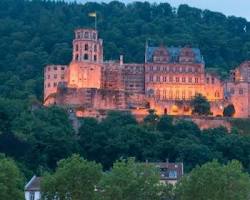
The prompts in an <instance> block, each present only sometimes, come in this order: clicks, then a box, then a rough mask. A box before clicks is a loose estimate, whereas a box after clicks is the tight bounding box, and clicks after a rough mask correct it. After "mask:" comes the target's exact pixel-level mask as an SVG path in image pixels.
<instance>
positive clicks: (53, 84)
mask: <svg viewBox="0 0 250 200" xmlns="http://www.w3.org/2000/svg"><path fill="white" fill-rule="evenodd" d="M67 71H68V66H66V65H48V66H46V67H45V69H44V100H45V104H52V103H53V102H54V101H47V102H46V99H47V98H48V97H49V95H52V94H54V93H56V91H57V86H58V84H59V83H60V82H66V81H67Z"/></svg>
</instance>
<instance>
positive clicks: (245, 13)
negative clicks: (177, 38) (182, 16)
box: [69, 0, 250, 21]
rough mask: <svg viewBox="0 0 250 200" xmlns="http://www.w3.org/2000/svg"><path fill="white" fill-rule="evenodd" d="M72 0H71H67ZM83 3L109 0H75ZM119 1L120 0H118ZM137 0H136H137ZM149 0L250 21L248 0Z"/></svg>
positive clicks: (107, 0) (129, 0) (128, 0)
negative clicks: (188, 6) (207, 10)
mask: <svg viewBox="0 0 250 200" xmlns="http://www.w3.org/2000/svg"><path fill="white" fill-rule="evenodd" d="M69 1H73V0H69ZM77 1H78V2H82V3H85V2H87V1H97V2H109V0H77ZM120 1H121V0H120ZM137 1H138V0H137ZM139 1H140V0H139ZM148 1H150V2H168V3H170V4H171V5H172V6H175V7H177V6H178V5H179V4H184V3H185V4H188V5H190V6H194V7H197V8H201V9H209V10H212V11H219V12H222V13H224V14H225V15H235V16H238V17H244V18H247V19H248V21H250V0H165V1H164V0H148ZM122 2H125V3H129V2H133V0H123V1H122Z"/></svg>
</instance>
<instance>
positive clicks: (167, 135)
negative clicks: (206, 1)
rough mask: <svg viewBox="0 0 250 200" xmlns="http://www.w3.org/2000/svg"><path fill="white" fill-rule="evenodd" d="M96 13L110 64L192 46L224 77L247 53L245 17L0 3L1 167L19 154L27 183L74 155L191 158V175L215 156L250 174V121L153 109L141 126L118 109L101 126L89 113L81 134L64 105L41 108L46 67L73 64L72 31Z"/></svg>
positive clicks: (39, 1)
mask: <svg viewBox="0 0 250 200" xmlns="http://www.w3.org/2000/svg"><path fill="white" fill-rule="evenodd" d="M93 11H96V12H97V15H98V21H97V27H98V31H99V34H100V37H101V38H103V40H104V56H105V59H106V60H109V59H118V57H119V55H120V54H123V55H124V56H125V61H126V62H140V63H142V62H143V60H144V50H145V43H146V41H149V44H150V45H159V44H164V45H166V46H185V45H189V46H193V47H198V48H200V49H201V52H202V54H203V56H204V60H205V62H206V68H208V69H209V70H213V71H216V72H217V73H218V74H220V75H221V76H222V77H224V78H226V77H227V75H228V73H229V71H230V69H233V68H234V67H236V66H237V65H239V64H240V63H241V62H242V61H244V60H247V59H250V22H248V21H247V20H246V19H244V18H240V17H235V16H228V17H227V16H225V15H224V14H222V13H218V12H212V11H209V10H200V9H197V8H192V7H189V6H188V5H181V6H179V7H178V8H173V7H171V5H170V4H168V3H160V4H150V3H148V2H144V3H142V2H134V3H131V4H128V5H125V4H124V3H122V2H118V1H112V2H110V3H86V4H84V5H83V4H77V3H66V2H63V1H48V0H32V1H28V0H1V1H0V82H1V84H0V154H1V155H0V159H1V162H0V163H3V164H4V163H5V161H6V159H13V160H14V161H13V162H15V164H16V166H17V168H18V169H19V170H20V173H21V174H23V176H24V180H22V182H21V183H20V184H21V185H22V186H23V184H24V182H27V180H29V179H30V178H31V177H32V175H33V174H37V175H43V174H46V173H48V172H49V173H53V172H54V171H55V169H56V168H57V162H58V161H59V160H61V159H65V158H68V157H70V156H71V155H72V154H75V153H76V154H79V155H80V156H82V157H83V158H84V159H87V160H89V161H95V162H97V163H100V164H101V165H102V167H103V169H104V170H109V169H111V167H112V165H113V163H115V162H116V161H117V160H119V159H121V158H124V159H127V158H129V157H135V159H136V161H140V162H145V161H146V160H148V161H151V162H157V161H164V160H166V159H169V160H170V161H173V162H175V161H176V162H184V166H185V167H184V168H185V172H186V173H188V172H190V171H192V170H193V169H195V168H196V166H197V165H203V164H205V163H207V162H210V161H212V160H214V159H216V160H217V161H218V162H219V163H221V164H226V163H228V162H229V161H231V160H238V161H240V163H241V164H242V166H243V170H244V171H246V172H250V157H249V155H250V135H249V134H248V130H249V129H248V126H247V127H245V131H244V134H242V132H240V131H239V130H238V129H237V128H233V130H232V131H231V133H228V131H227V130H226V129H224V128H217V129H208V130H200V129H199V128H198V127H197V126H196V125H195V124H193V123H192V122H188V121H181V120H180V121H177V122H176V121H174V120H173V118H171V117H170V116H163V117H159V116H157V115H155V114H154V113H150V114H149V115H148V116H147V117H146V118H145V120H144V122H143V123H140V124H139V123H137V122H136V120H135V119H134V117H133V116H132V115H130V114H129V113H120V112H115V111H114V112H110V113H109V115H108V117H107V118H106V119H105V120H103V121H102V122H98V121H96V120H95V119H92V118H86V119H82V120H81V127H80V129H79V131H78V133H77V134H76V132H75V130H74V129H73V127H72V125H71V122H70V120H69V118H68V115H67V113H66V111H65V110H63V109H62V108H59V107H50V108H44V107H43V106H42V99H43V69H44V66H46V65H47V64H51V63H53V64H68V63H69V62H70V60H71V56H72V55H71V52H72V39H73V31H74V29H75V28H78V27H94V22H93V19H91V18H89V17H88V13H90V12H93ZM241 123H242V122H241V121H236V122H235V124H236V125H239V124H241ZM245 124H247V125H248V124H249V121H247V122H246V123H245ZM5 156H7V158H5ZM8 162H9V161H6V163H7V165H8ZM10 162H11V163H12V161H10ZM10 165H11V164H10ZM0 169H1V166H0ZM13 170H14V168H13ZM14 171H15V170H14ZM0 179H1V178H0ZM0 184H1V180H0ZM5 199H6V198H5ZM7 199H8V198H7ZM238 199H240V198H238Z"/></svg>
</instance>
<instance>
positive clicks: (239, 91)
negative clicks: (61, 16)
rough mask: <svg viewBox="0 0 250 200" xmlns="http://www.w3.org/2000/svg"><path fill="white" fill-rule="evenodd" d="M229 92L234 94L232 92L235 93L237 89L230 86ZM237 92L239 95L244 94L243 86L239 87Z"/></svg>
mask: <svg viewBox="0 0 250 200" xmlns="http://www.w3.org/2000/svg"><path fill="white" fill-rule="evenodd" d="M230 93H231V94H232V95H234V94H236V95H237V91H236V90H235V89H234V88H230ZM238 94H239V95H244V89H243V88H239V90H238Z"/></svg>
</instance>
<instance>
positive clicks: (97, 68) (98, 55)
mask: <svg viewBox="0 0 250 200" xmlns="http://www.w3.org/2000/svg"><path fill="white" fill-rule="evenodd" d="M102 43H103V42H102V40H101V39H99V38H98V32H97V30H94V29H77V30H75V39H74V40H73V58H72V62H71V63H70V66H69V76H68V86H69V87H71V88H100V87H101V67H102V64H103V45H102Z"/></svg>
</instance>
